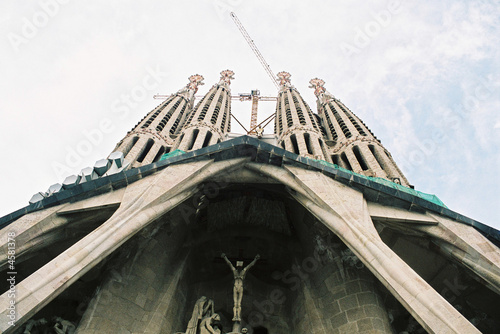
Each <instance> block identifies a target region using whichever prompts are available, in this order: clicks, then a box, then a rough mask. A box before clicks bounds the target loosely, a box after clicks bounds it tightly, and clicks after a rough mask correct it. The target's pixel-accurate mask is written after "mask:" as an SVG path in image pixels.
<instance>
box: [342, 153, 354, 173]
mask: <svg viewBox="0 0 500 334" xmlns="http://www.w3.org/2000/svg"><path fill="white" fill-rule="evenodd" d="M340 158H341V159H342V162H343V163H344V166H345V168H347V169H348V170H350V171H352V166H351V163H350V162H349V159H347V155H346V154H345V152H344V153H342V154H341V155H340Z"/></svg>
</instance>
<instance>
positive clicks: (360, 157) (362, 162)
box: [352, 146, 369, 170]
mask: <svg viewBox="0 0 500 334" xmlns="http://www.w3.org/2000/svg"><path fill="white" fill-rule="evenodd" d="M352 151H353V152H354V156H355V157H356V160H358V163H359V165H360V166H361V169H362V170H368V169H369V168H368V165H367V164H366V161H365V159H364V158H363V155H362V154H361V151H360V150H359V147H358V146H354V147H353V148H352Z"/></svg>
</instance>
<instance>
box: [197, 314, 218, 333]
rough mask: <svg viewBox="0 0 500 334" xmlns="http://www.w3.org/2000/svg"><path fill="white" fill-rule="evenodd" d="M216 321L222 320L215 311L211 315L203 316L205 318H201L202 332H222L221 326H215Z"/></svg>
mask: <svg viewBox="0 0 500 334" xmlns="http://www.w3.org/2000/svg"><path fill="white" fill-rule="evenodd" d="M215 321H220V316H219V315H218V314H217V313H214V314H212V315H211V316H209V317H205V318H203V320H201V323H200V334H220V333H221V331H220V329H219V327H218V326H214V325H215V324H214V322H215ZM214 327H215V328H214Z"/></svg>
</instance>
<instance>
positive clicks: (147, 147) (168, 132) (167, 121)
mask: <svg viewBox="0 0 500 334" xmlns="http://www.w3.org/2000/svg"><path fill="white" fill-rule="evenodd" d="M199 85H203V77H202V76H201V75H199V74H196V75H192V76H190V77H189V84H187V85H186V87H184V88H182V89H181V90H179V91H178V92H177V93H175V94H173V95H171V96H170V97H169V98H167V99H166V100H165V101H164V102H162V103H161V104H160V105H159V106H158V107H156V108H155V109H153V110H152V111H150V112H149V113H148V114H147V115H146V116H145V117H144V118H143V119H142V120H141V121H140V122H139V123H137V125H136V126H135V127H134V128H133V129H132V130H131V131H130V132H129V133H127V135H126V136H125V138H123V139H122V140H121V141H120V142H119V143H118V144H117V145H116V148H115V149H114V150H113V152H122V153H123V156H124V158H125V159H126V160H128V161H129V162H131V166H132V167H139V166H143V165H147V164H150V163H152V162H156V161H158V159H160V157H161V156H162V155H163V154H164V153H166V152H169V151H170V150H171V148H172V146H173V145H174V140H175V138H176V137H177V134H178V131H179V129H181V128H182V126H183V124H184V122H185V118H186V115H187V114H189V112H190V111H191V109H192V106H193V102H194V94H195V93H196V92H197V91H198V86H199Z"/></svg>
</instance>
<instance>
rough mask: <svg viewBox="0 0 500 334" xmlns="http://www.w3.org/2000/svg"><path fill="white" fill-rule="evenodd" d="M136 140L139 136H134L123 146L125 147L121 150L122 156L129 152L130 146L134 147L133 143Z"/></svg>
mask: <svg viewBox="0 0 500 334" xmlns="http://www.w3.org/2000/svg"><path fill="white" fill-rule="evenodd" d="M138 140H139V137H134V138H132V140H131V141H130V143H129V144H128V145H127V146H125V149H124V150H123V152H122V153H123V156H124V157H126V156H127V154H128V153H129V152H130V150H131V149H132V147H134V145H135V143H137V141H138Z"/></svg>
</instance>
